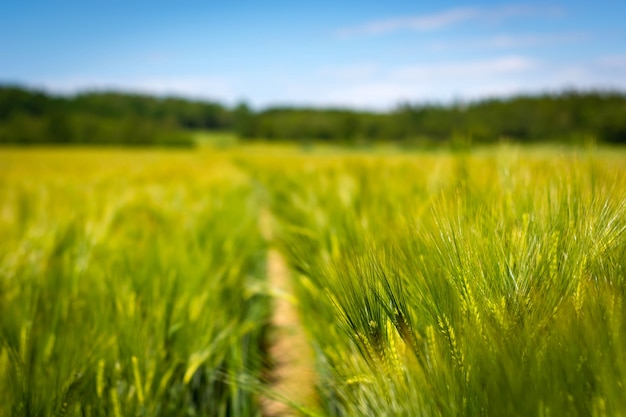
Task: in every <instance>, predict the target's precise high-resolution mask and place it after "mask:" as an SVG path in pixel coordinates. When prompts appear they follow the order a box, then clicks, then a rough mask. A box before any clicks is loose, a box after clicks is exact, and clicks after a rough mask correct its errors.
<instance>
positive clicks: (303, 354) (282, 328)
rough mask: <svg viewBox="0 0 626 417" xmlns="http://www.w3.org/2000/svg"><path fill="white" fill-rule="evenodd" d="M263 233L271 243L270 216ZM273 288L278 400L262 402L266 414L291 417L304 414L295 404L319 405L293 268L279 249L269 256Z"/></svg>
mask: <svg viewBox="0 0 626 417" xmlns="http://www.w3.org/2000/svg"><path fill="white" fill-rule="evenodd" d="M263 217H264V218H263V219H262V222H263V223H265V224H263V225H262V227H261V228H262V230H263V234H264V235H265V237H266V238H267V239H268V240H270V242H271V234H272V233H271V231H270V230H269V228H268V224H269V214H265V215H264V216H263ZM267 261H268V266H267V268H268V277H269V285H270V289H271V291H272V294H273V295H274V312H273V314H272V331H271V333H270V348H269V355H270V358H271V360H272V362H273V364H274V367H273V369H272V372H271V376H270V380H271V385H270V387H269V388H270V390H271V391H272V392H274V393H275V394H276V397H277V398H279V399H278V400H276V399H272V398H270V396H266V397H264V398H262V400H261V406H262V408H263V415H264V416H266V417H287V416H297V415H300V414H299V413H298V411H296V410H294V409H293V407H290V406H289V405H287V404H285V402H291V403H294V404H299V405H301V406H304V407H307V408H308V407H312V406H314V404H315V370H314V367H313V353H312V351H311V347H310V346H309V344H308V342H307V339H306V335H305V333H304V330H303V328H302V325H301V323H300V318H299V316H298V311H297V306H296V305H295V298H294V296H293V289H292V286H291V281H290V279H291V276H290V272H289V269H288V268H287V265H286V263H285V260H284V259H283V257H282V255H281V254H280V253H279V252H278V251H277V250H275V249H270V251H269V253H268V260H267Z"/></svg>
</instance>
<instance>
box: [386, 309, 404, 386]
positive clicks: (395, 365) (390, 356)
mask: <svg viewBox="0 0 626 417" xmlns="http://www.w3.org/2000/svg"><path fill="white" fill-rule="evenodd" d="M386 327H387V340H389V349H388V353H387V355H386V359H387V361H388V362H389V363H388V366H389V368H390V369H391V370H393V371H394V373H395V374H396V375H400V374H401V373H402V366H401V365H400V355H399V353H398V344H397V343H396V339H398V340H399V341H400V343H402V339H401V338H400V336H399V335H398V332H397V331H396V328H395V326H394V325H393V323H392V322H391V320H390V319H387V323H386Z"/></svg>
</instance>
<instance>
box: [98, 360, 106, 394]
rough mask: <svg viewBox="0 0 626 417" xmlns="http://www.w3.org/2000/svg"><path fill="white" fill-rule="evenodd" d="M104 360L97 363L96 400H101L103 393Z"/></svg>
mask: <svg viewBox="0 0 626 417" xmlns="http://www.w3.org/2000/svg"><path fill="white" fill-rule="evenodd" d="M104 364H105V363H104V359H100V360H99V361H98V370H97V372H96V394H97V395H98V398H102V392H103V391H104Z"/></svg>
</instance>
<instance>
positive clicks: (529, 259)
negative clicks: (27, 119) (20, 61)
mask: <svg viewBox="0 0 626 417" xmlns="http://www.w3.org/2000/svg"><path fill="white" fill-rule="evenodd" d="M625 160H626V155H625V154H624V152H623V150H615V149H603V148H599V149H587V150H584V151H580V150H571V149H555V148H518V147H509V146H502V147H496V148H484V149H477V150H474V151H471V152H465V151H459V152H456V153H449V152H396V151H393V152H388V151H382V152H379V151H377V150H373V151H372V152H366V151H363V150H362V151H360V152H358V153H348V152H345V151H342V152H341V153H338V154H332V153H331V152H329V150H328V149H322V150H321V151H316V150H314V149H313V150H310V149H307V150H304V151H301V150H298V149H297V147H293V148H287V147H279V148H276V147H272V146H269V145H262V144H257V145H253V146H250V147H245V146H235V147H229V148H228V149H222V150H221V151H219V150H215V149H211V147H202V148H200V149H197V150H196V151H193V152H190V151H186V152H167V151H145V150H143V151H122V150H71V151H70V150H30V151H19V150H8V151H6V152H3V154H2V155H0V234H1V235H2V236H3V239H2V241H0V399H2V401H0V416H5V415H6V416H12V415H32V416H34V415H77V416H85V415H112V416H118V415H119V416H131V415H146V416H147V415H151V416H152V415H154V416H157V415H223V416H226V415H229V416H230V415H232V416H249V415H259V413H260V410H259V408H258V396H259V394H260V393H264V392H266V389H267V387H264V386H263V385H259V384H260V383H261V382H262V380H263V377H262V374H263V363H264V359H263V357H264V354H265V352H264V350H265V348H264V345H263V341H264V338H265V337H266V331H265V330H266V327H267V324H268V323H267V320H268V317H269V309H270V308H271V300H270V299H269V297H268V296H267V295H266V294H268V291H267V290H266V283H265V259H266V251H267V244H268V242H265V241H264V240H263V239H262V237H261V233H260V232H259V213H260V212H262V211H263V210H264V207H265V206H267V207H269V209H270V210H271V212H272V218H273V227H272V228H273V235H274V238H273V241H271V242H269V243H270V244H272V245H275V246H276V247H278V248H279V249H280V251H281V252H282V254H283V256H284V257H285V259H286V260H287V262H288V264H289V267H290V269H291V271H292V279H293V284H294V288H295V294H294V295H295V300H296V302H297V307H298V309H299V311H300V314H301V317H302V322H303V325H304V330H305V332H306V334H307V336H308V339H309V341H310V343H311V346H312V347H313V350H314V352H315V366H316V369H317V373H318V377H317V380H318V381H319V384H318V387H317V389H318V392H319V398H320V399H321V400H320V404H319V406H320V407H321V409H322V410H323V414H324V415H329V416H370V415H377V416H399V415H406V416H422V415H423V416H446V417H447V416H477V415H481V416H483V415H486V416H503V415H507V416H549V415H552V416H610V415H620V413H621V414H622V415H623V414H626V412H625V411H624V410H626V401H625V400H624V398H623V390H624V389H623V384H624V382H625V375H626V358H625V357H624V355H623V352H624V351H625V349H626V309H625V308H624V298H625V297H626V271H625V268H626V262H625V260H626V239H625V237H626V235H625V234H626V204H625V202H626V169H625V168H624V166H626V165H625V164H624V161H625ZM301 411H302V412H305V413H306V410H301ZM310 413H311V414H313V413H314V411H310Z"/></svg>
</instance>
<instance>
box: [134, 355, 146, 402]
mask: <svg viewBox="0 0 626 417" xmlns="http://www.w3.org/2000/svg"><path fill="white" fill-rule="evenodd" d="M131 361H132V363H133V376H134V377H135V389H137V399H138V400H139V404H141V405H143V404H144V396H143V386H142V385H141V374H140V373H139V364H138V363H137V357H136V356H133V357H132V358H131Z"/></svg>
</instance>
